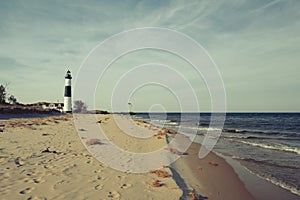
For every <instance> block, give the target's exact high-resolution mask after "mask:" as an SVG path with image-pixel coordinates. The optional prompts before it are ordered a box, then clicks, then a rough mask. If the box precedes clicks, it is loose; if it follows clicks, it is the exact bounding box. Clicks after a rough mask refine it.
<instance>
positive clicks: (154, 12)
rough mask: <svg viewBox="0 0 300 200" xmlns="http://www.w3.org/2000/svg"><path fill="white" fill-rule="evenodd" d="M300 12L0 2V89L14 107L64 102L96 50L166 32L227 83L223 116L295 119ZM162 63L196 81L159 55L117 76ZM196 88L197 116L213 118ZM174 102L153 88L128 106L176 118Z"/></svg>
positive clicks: (125, 64) (103, 103) (242, 5)
mask: <svg viewBox="0 0 300 200" xmlns="http://www.w3.org/2000/svg"><path fill="white" fill-rule="evenodd" d="M299 10H300V1H299V0H227V1H219V0H218V1H217V0H216V1H212V0H206V1H205V0H204V1H192V0H191V1H180V0H178V1H176V0H169V1H156V0H151V1H150V0H147V1H146V0H144V1H133V0H124V1H111V0H110V1H96V0H95V1H73V0H72V1H40V0H36V1H31V0H26V1H25V0H19V1H13V0H12V1H4V0H2V1H0V69H1V73H0V83H6V82H8V83H10V84H9V92H10V93H12V94H14V95H15V96H16V97H17V99H18V100H19V101H20V102H24V103H31V102H37V101H57V100H59V101H63V90H64V75H65V72H66V70H67V69H70V70H71V71H72V74H73V77H74V80H73V81H75V77H76V73H77V71H78V70H79V67H80V65H81V63H82V62H83V60H84V59H85V57H86V56H87V54H88V53H89V52H90V51H91V50H92V49H93V48H94V47H95V46H96V45H97V44H99V43H100V42H102V41H103V40H104V39H106V38H108V37H109V36H111V35H113V34H117V33H119V32H121V31H125V30H128V29H133V28H141V27H164V28H170V29H174V30H177V31H180V32H182V33H184V34H187V35H188V36H190V37H192V38H193V39H195V40H196V41H197V42H198V43H200V44H201V45H203V47H204V48H205V49H206V50H207V51H208V53H209V54H210V56H211V57H212V59H213V60H214V62H215V63H216V64H217V66H218V68H219V70H220V73H221V75H222V77H223V81H224V84H225V88H226V93H227V109H228V110H229V111H300V20H299V19H300V12H299ZM160 53H161V54H160ZM162 60H165V61H166V63H168V64H169V65H173V64H174V65H175V64H177V65H178V66H180V67H181V69H182V71H184V72H185V76H186V78H188V79H194V78H195V77H193V76H194V74H193V73H189V71H188V70H185V69H186V68H188V66H187V64H186V63H184V62H183V61H181V60H180V59H179V60H178V58H175V57H172V55H169V54H166V53H163V52H157V51H156V52H152V51H143V52H136V53H134V54H133V55H131V56H130V55H129V56H127V57H125V58H122V59H120V61H117V62H116V63H115V64H114V66H115V69H120V68H121V70H119V71H118V72H119V76H121V75H122V73H120V72H122V71H124V70H125V71H126V70H128V69H130V67H131V66H133V65H136V64H142V63H147V62H161V61H162ZM175 61H176V62H175ZM172 63H173V64H172ZM118 65H119V67H117V66H118ZM111 75H113V77H115V78H116V76H118V73H116V72H112V73H111ZM113 77H112V78H113ZM109 80H110V77H109V76H108V77H106V82H105V83H103V84H104V86H105V88H106V89H105V90H97V102H99V105H97V106H98V107H99V108H103V109H108V110H109V109H110V102H109V97H110V96H109V95H110V94H109V91H111V89H110V87H109ZM101 84H102V83H101V81H100V83H99V88H100V89H101V87H102V86H103V85H101ZM198 86H199V88H198ZM151 87H152V88H151ZM193 87H194V88H195V91H196V92H197V93H198V94H197V97H198V98H199V102H200V106H201V110H209V102H210V100H209V96H208V94H207V91H205V85H204V84H203V82H202V83H201V81H200V82H199V83H198V82H197V81H196V82H194V83H193ZM172 98H173V97H172V94H171V93H170V92H167V91H166V90H164V89H163V88H160V87H154V86H149V87H145V88H143V89H141V90H140V92H139V91H137V92H136V93H135V94H134V96H133V100H132V101H133V102H134V108H135V110H149V106H151V105H153V104H155V103H157V104H162V105H165V106H166V109H167V110H169V111H174V110H176V109H177V106H176V105H175V104H176V101H174V102H173V100H172ZM168 102H170V103H168ZM168 104H169V105H168Z"/></svg>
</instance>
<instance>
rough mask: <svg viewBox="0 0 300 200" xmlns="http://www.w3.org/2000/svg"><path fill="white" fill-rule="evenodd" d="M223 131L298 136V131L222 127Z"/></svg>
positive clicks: (299, 136) (299, 135)
mask: <svg viewBox="0 0 300 200" xmlns="http://www.w3.org/2000/svg"><path fill="white" fill-rule="evenodd" d="M223 132H227V133H238V134H245V133H251V134H259V135H262V134H263V135H265V136H278V135H280V136H285V137H294V138H298V139H299V138H300V134H299V133H295V132H277V131H267V130H266V131H262V130H247V129H223Z"/></svg>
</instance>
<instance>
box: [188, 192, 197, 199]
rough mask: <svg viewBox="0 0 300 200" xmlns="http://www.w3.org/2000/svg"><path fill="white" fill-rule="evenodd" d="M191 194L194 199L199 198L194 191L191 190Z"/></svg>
mask: <svg viewBox="0 0 300 200" xmlns="http://www.w3.org/2000/svg"><path fill="white" fill-rule="evenodd" d="M189 196H190V197H191V199H192V200H199V198H198V197H197V195H196V194H195V192H193V191H190V192H189Z"/></svg>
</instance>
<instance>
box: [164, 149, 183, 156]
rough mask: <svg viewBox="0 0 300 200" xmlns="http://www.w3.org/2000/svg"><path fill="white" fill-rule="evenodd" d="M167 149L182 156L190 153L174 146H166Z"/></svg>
mask: <svg viewBox="0 0 300 200" xmlns="http://www.w3.org/2000/svg"><path fill="white" fill-rule="evenodd" d="M165 150H168V151H170V152H171V153H172V154H175V155H179V156H181V155H187V154H188V153H186V152H180V151H179V150H177V149H175V148H172V147H167V148H165Z"/></svg>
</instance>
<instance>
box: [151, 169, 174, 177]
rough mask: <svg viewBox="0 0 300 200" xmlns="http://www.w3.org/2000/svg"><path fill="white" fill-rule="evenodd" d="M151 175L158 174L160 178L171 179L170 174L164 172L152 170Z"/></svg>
mask: <svg viewBox="0 0 300 200" xmlns="http://www.w3.org/2000/svg"><path fill="white" fill-rule="evenodd" d="M150 173H151V174H156V175H157V176H158V177H159V178H169V177H171V175H170V174H169V173H168V172H165V171H162V170H151V171H150Z"/></svg>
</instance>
